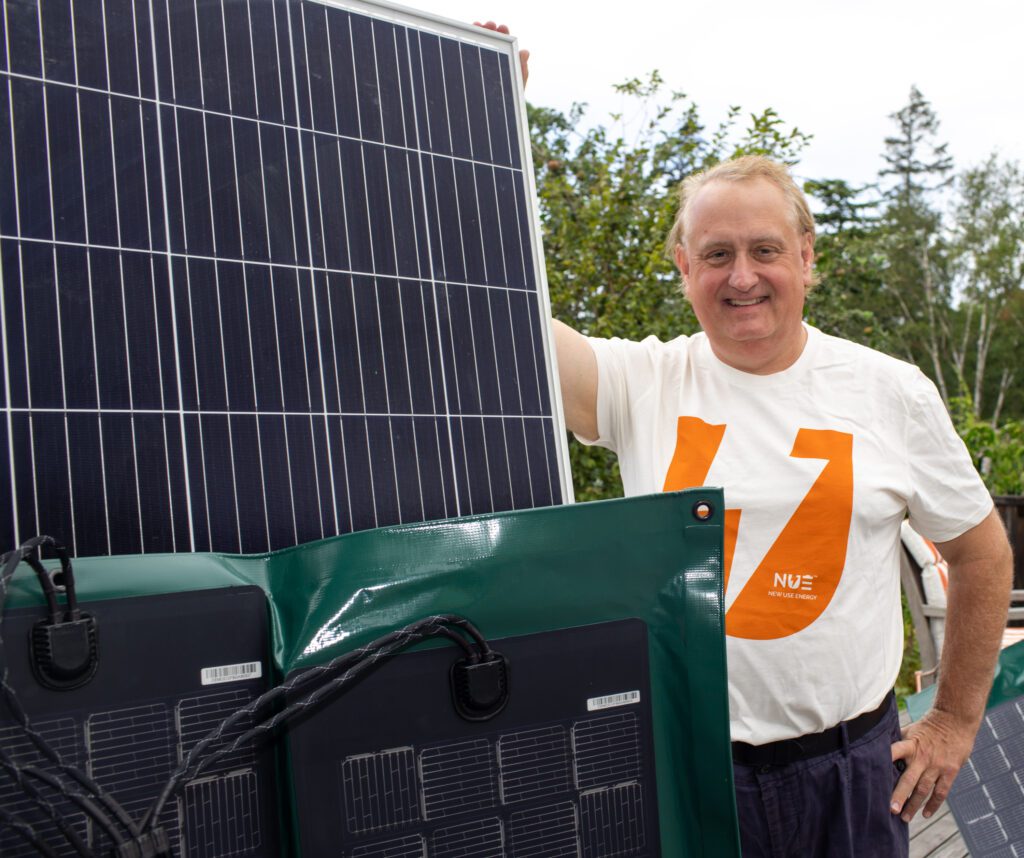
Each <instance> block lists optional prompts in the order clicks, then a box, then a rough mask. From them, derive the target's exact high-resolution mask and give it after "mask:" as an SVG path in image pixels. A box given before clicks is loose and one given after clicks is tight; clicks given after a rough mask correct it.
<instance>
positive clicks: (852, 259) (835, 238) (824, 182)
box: [804, 179, 894, 351]
mask: <svg viewBox="0 0 1024 858" xmlns="http://www.w3.org/2000/svg"><path fill="white" fill-rule="evenodd" d="M872 190H873V187H872V186H864V187H859V188H855V187H853V186H851V185H850V184H849V183H848V182H846V181H844V180H842V179H817V180H814V179H812V180H810V181H807V182H805V183H804V192H805V193H807V194H808V195H809V196H810V197H812V198H814V199H815V200H817V202H818V209H819V211H818V212H817V213H816V214H815V222H816V223H817V232H818V235H817V240H816V242H815V263H814V265H815V270H816V272H817V274H818V277H819V280H820V283H819V285H818V286H817V287H815V289H814V290H812V291H811V293H810V294H809V295H808V296H807V309H806V315H807V320H808V321H809V322H810V323H811V324H813V325H814V326H815V327H817V328H820V329H821V330H823V331H825V332H826V333H828V334H833V335H834V336H837V337H843V338H844V339H848V340H853V341H854V342H859V343H862V344H864V345H867V346H870V347H872V348H877V349H881V350H883V351H893V350H894V338H893V332H892V331H891V329H890V326H889V324H888V319H886V318H884V317H883V316H882V315H881V314H880V313H879V312H878V310H879V308H880V307H882V306H884V304H885V301H884V296H883V295H882V287H883V283H884V276H883V262H884V257H883V256H882V255H881V253H879V250H878V246H879V243H880V241H881V228H882V227H881V219H880V216H879V214H878V201H877V200H876V199H873V198H870V197H868V194H869V192H871V191H872Z"/></svg>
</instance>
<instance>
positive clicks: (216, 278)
mask: <svg viewBox="0 0 1024 858" xmlns="http://www.w3.org/2000/svg"><path fill="white" fill-rule="evenodd" d="M192 5H193V8H194V9H195V13H196V14H195V22H196V54H197V58H198V61H199V93H200V97H201V99H202V101H203V104H206V91H205V86H204V82H203V42H202V38H201V36H200V33H199V5H198V3H196V2H194V3H193V4H192ZM223 9H224V7H223V5H222V6H221V11H222V12H223ZM226 63H227V56H226V54H225V64H226ZM230 92H231V86H230V80H229V81H228V93H229V97H230ZM228 121H229V122H230V120H228ZM180 151H181V150H180V149H179V158H178V161H179V164H178V167H179V172H184V171H183V170H182V164H181V156H180ZM203 151H204V152H205V154H206V158H205V160H204V162H203V166H204V167H205V170H204V172H205V174H206V195H207V199H208V200H209V213H210V238H211V240H212V242H213V255H214V257H216V258H219V252H218V249H217V245H218V242H217V238H218V237H217V215H216V212H215V211H214V208H213V177H212V176H211V169H210V136H209V127H208V122H207V117H206V116H205V115H204V116H203ZM191 287H192V278H191V274H190V275H189V290H190V295H189V307H191V306H192V300H191ZM213 292H214V295H215V296H216V299H217V331H218V333H219V335H220V363H221V377H222V378H223V381H224V401H225V402H226V403H227V406H228V410H230V409H231V386H230V384H229V382H228V362H227V354H226V352H225V340H224V313H223V309H222V305H221V290H220V266H219V265H218V264H217V263H214V264H213ZM195 347H196V340H195V327H194V326H193V328H192V354H193V360H195V351H196V348H195ZM196 364H197V365H196V399H197V401H199V402H200V407H202V401H201V393H200V390H199V381H198V380H199V369H198V361H196ZM227 432H228V464H229V465H230V467H231V494H232V497H233V499H234V503H235V538H236V541H235V544H236V546H237V550H238V552H239V553H241V552H242V520H241V514H240V511H239V508H238V476H237V474H236V473H235V440H234V433H233V432H232V431H231V421H230V420H228V421H227ZM204 477H205V472H204ZM207 517H209V495H207ZM210 540H211V543H212V541H213V534H212V532H211V534H210Z"/></svg>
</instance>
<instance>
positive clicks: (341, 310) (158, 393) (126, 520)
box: [0, 0, 567, 555]
mask: <svg viewBox="0 0 1024 858" xmlns="http://www.w3.org/2000/svg"><path fill="white" fill-rule="evenodd" d="M0 27H2V28H3V29H2V32H0V269H2V278H3V301H2V303H0V331H2V337H3V343H2V346H3V373H4V375H3V385H2V390H0V397H2V400H3V401H2V405H3V410H4V414H3V420H0V485H4V488H2V489H0V546H4V547H7V546H11V545H14V544H17V543H18V542H19V541H21V540H23V539H26V538H28V537H30V536H32V535H35V534H37V533H48V534H50V535H53V536H54V537H56V538H58V539H60V540H63V541H64V542H65V543H66V544H67V545H68V546H69V547H70V548H71V549H72V550H73V551H74V553H76V554H78V555H88V554H106V553H119V554H120V553H137V552H151V551H182V550H199V551H201V550H216V551H242V552H258V551H263V550H266V549H276V548H280V547H284V546H288V545H292V544H296V543H301V542H305V541H309V540H313V539H318V538H321V537H324V536H330V535H333V534H336V533H344V532H347V531H351V530H358V529H362V528H367V527H375V526H381V525H386V524H392V523H396V522H409V521H418V520H426V519H432V518H441V517H448V516H453V515H465V514H470V513H479V512H489V511H492V510H502V509H511V508H524V507H533V506H543V505H547V504H552V503H559V502H561V501H563V500H564V499H565V497H566V492H567V489H566V486H567V481H566V480H565V474H566V467H565V457H564V453H563V448H564V433H562V432H561V431H560V428H559V427H560V424H561V420H560V415H559V413H558V408H559V406H558V403H557V401H555V398H553V397H552V395H551V371H550V369H549V361H548V357H547V355H548V351H549V349H548V346H547V339H546V338H547V322H546V309H545V306H546V304H545V302H546V296H545V293H544V287H543V278H542V276H541V274H540V264H539V256H538V250H537V240H536V237H535V229H536V225H535V221H534V217H533V214H532V205H531V202H530V201H531V193H532V191H531V187H532V184H531V183H532V177H531V175H530V173H529V163H528V157H524V153H525V152H528V149H526V148H525V146H526V144H525V138H524V131H523V121H522V117H523V115H524V114H523V107H522V103H521V101H520V95H519V92H518V85H517V82H516V75H517V74H518V71H517V69H516V66H515V65H514V44H513V43H512V42H511V41H510V40H509V39H507V38H504V37H496V36H491V35H489V34H487V33H485V32H483V31H481V30H479V29H477V30H475V31H474V28H470V27H458V26H455V25H451V24H447V23H444V22H438V21H433V20H431V19H427V18H420V17H416V16H413V15H412V14H410V13H406V12H404V11H401V10H397V9H391V8H387V7H377V6H371V5H366V4H362V3H359V4H357V5H348V6H345V5H341V4H337V5H335V4H327V3H321V2H313V0H197V2H192V0H73V2H72V0H37V2H31V1H30V0H5V1H4V5H3V16H2V18H0ZM8 485H9V486H10V488H9V489H8V488H6V486H8Z"/></svg>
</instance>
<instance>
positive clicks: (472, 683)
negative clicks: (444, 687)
mask: <svg viewBox="0 0 1024 858" xmlns="http://www.w3.org/2000/svg"><path fill="white" fill-rule="evenodd" d="M508 673H509V671H508V660H507V659H506V658H505V656H503V655H502V654H501V653H498V652H494V651H493V650H491V651H489V652H488V654H487V656H486V658H485V659H484V660H482V661H478V662H476V663H472V662H470V661H469V660H467V659H463V660H461V661H457V662H455V664H453V665H452V669H451V683H452V702H453V703H454V704H455V711H456V712H458V713H459V715H460V716H462V717H463V718H465V719H466V720H467V721H487V720H489V719H491V718H493V717H494V716H495V715H497V714H498V713H499V712H501V710H502V709H504V708H505V704H506V703H508Z"/></svg>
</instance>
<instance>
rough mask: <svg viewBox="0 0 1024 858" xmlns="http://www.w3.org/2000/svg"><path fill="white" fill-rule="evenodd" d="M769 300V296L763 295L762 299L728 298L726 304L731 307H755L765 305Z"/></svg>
mask: <svg viewBox="0 0 1024 858" xmlns="http://www.w3.org/2000/svg"><path fill="white" fill-rule="evenodd" d="M767 300H768V296H767V295H762V296H761V297H760V298H744V299H742V300H741V299H739V298H726V299H725V303H726V304H728V305H729V306H730V307H753V306H754V305H755V304H763V303H764V302H765V301H767Z"/></svg>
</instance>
